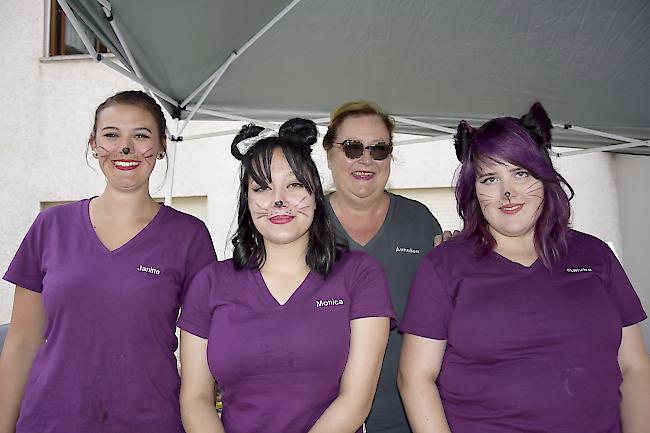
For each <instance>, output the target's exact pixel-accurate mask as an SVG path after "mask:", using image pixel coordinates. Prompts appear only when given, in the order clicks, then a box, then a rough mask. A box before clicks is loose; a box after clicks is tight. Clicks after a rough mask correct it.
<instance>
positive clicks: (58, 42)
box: [43, 0, 110, 59]
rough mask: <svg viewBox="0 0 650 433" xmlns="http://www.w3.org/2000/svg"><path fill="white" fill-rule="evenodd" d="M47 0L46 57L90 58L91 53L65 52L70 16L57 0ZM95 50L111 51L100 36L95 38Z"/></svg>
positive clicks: (108, 52)
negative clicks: (67, 25) (67, 24)
mask: <svg viewBox="0 0 650 433" xmlns="http://www.w3.org/2000/svg"><path fill="white" fill-rule="evenodd" d="M44 1H45V8H44V9H45V11H44V12H45V13H44V23H45V34H44V36H45V37H44V40H43V57H44V58H48V59H51V58H61V59H79V58H90V57H91V55H90V54H89V53H69V54H66V53H65V30H66V23H67V22H68V17H67V16H66V15H65V12H64V11H63V9H62V8H61V6H60V5H59V3H58V2H57V0H44ZM94 39H95V40H94V42H95V47H94V48H95V50H96V51H97V52H98V53H101V54H110V51H109V50H108V48H107V47H105V46H104V44H102V43H101V41H100V40H99V39H98V38H94ZM84 49H85V48H84Z"/></svg>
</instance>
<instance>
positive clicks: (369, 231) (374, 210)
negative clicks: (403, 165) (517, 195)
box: [323, 101, 441, 433]
mask: <svg viewBox="0 0 650 433" xmlns="http://www.w3.org/2000/svg"><path fill="white" fill-rule="evenodd" d="M393 129H394V124H393V121H392V120H391V119H390V117H389V116H388V115H387V114H386V113H385V112H384V111H383V110H382V109H381V108H380V107H378V106H377V105H375V104H373V103H370V102H366V101H351V102H348V103H345V104H343V105H341V106H340V107H339V108H337V109H336V110H334V111H333V112H332V114H331V120H330V124H329V129H328V131H327V134H326V135H325V137H324V138H323V146H324V147H325V150H326V151H327V163H328V167H329V168H330V170H331V172H332V178H333V180H334V186H335V187H336V191H335V192H333V193H332V194H330V195H329V197H328V200H327V201H326V204H327V210H328V212H329V214H330V217H331V218H332V220H333V222H334V226H335V228H336V229H337V231H338V232H339V234H340V235H341V236H342V237H343V238H344V239H345V240H346V241H347V243H348V244H349V246H350V248H351V249H352V250H361V251H365V252H366V253H368V254H370V255H371V256H373V257H375V258H376V259H377V260H379V262H380V263H381V264H382V266H383V268H384V271H385V273H386V276H387V278H388V285H389V289H390V294H391V298H392V301H393V305H394V307H395V311H396V313H397V315H398V317H399V316H400V315H401V312H402V311H403V309H404V305H405V304H406V299H407V293H408V288H409V285H410V284H411V279H412V278H413V276H414V275H415V271H416V268H417V265H418V263H419V261H420V258H421V257H422V256H423V255H424V254H426V253H427V252H428V251H429V250H430V249H431V248H432V247H433V240H434V237H435V236H436V235H439V234H441V229H440V225H439V224H438V221H437V220H436V219H435V218H434V217H433V215H431V212H429V210H428V209H427V208H426V207H425V206H424V205H423V204H421V203H419V202H417V201H414V200H410V199H407V198H405V197H402V196H399V195H397V194H393V193H390V192H387V191H386V183H387V182H388V178H389V176H390V164H391V153H392V151H393V146H392V135H393ZM400 345H401V335H399V334H397V333H396V332H391V334H390V339H389V343H388V348H387V350H386V356H385V358H384V365H383V367H382V372H381V377H380V380H379V386H378V388H377V395H376V397H375V402H374V404H373V407H372V411H371V412H370V416H369V418H368V421H367V423H366V424H367V427H368V431H369V432H372V433H377V432H382V433H403V432H408V431H409V427H408V423H407V421H406V417H405V415H404V411H403V408H402V404H401V401H400V398H399V395H398V392H397V387H396V380H397V364H398V361H399V351H400Z"/></svg>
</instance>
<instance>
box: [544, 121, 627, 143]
mask: <svg viewBox="0 0 650 433" xmlns="http://www.w3.org/2000/svg"><path fill="white" fill-rule="evenodd" d="M553 126H554V127H555V128H558V129H567V130H572V131H577V132H583V133H585V134H591V135H597V136H598V137H604V138H609V139H611V140H616V141H626V142H632V141H638V139H636V138H631V137H626V136H624V135H617V134H610V133H609V132H603V131H598V130H596V129H589V128H583V127H581V126H575V125H569V124H566V125H560V124H557V123H554V124H553Z"/></svg>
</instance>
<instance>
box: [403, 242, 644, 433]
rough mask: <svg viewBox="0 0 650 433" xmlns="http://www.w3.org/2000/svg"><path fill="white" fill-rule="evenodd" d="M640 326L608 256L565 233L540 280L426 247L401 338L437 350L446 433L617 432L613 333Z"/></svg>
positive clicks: (462, 252) (461, 248)
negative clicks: (428, 341) (437, 345)
mask: <svg viewBox="0 0 650 433" xmlns="http://www.w3.org/2000/svg"><path fill="white" fill-rule="evenodd" d="M645 318H646V315H645V313H644V311H643V308H642V307H641V303H640V302H639V298H638V297H637V295H636V293H635V292H634V289H633V288H632V286H631V284H630V282H629V280H628V279H627V276H626V275H625V272H624V271H623V268H622V267H621V265H620V263H619V262H618V260H617V259H616V257H615V256H614V254H613V253H612V251H611V250H610V248H609V247H608V246H607V245H606V244H605V243H603V242H602V241H600V240H598V239H596V238H594V237H593V236H589V235H586V234H584V233H580V232H577V231H571V232H570V234H569V251H568V253H567V254H565V256H564V257H563V258H562V259H560V260H559V261H558V262H557V263H556V264H555V265H554V266H553V267H552V269H551V270H550V271H549V270H548V269H546V268H545V267H544V266H543V265H542V263H541V262H540V261H539V260H538V261H536V262H535V263H534V264H533V265H532V266H530V267H529V268H527V267H525V266H522V265H519V264H517V263H514V262H511V261H509V260H508V259H506V258H504V257H502V256H500V255H498V254H497V253H495V252H491V253H490V254H488V255H487V256H486V257H483V258H480V259H479V258H476V257H474V256H473V255H472V253H471V247H470V245H469V244H468V243H467V242H458V241H456V242H454V241H451V242H446V243H445V244H444V245H442V246H440V247H437V248H434V250H433V251H432V252H431V253H430V254H429V255H427V256H426V257H425V258H424V259H423V260H422V263H421V264H420V268H419V269H418V273H417V274H416V277H415V279H414V281H413V285H412V287H411V292H410V296H409V300H408V304H407V307H406V312H405V314H404V320H403V321H402V323H401V324H400V331H403V332H405V333H409V334H414V335H419V336H422V337H427V338H434V339H439V340H447V349H446V352H445V356H444V359H443V362H442V367H441V370H440V374H439V376H438V380H437V384H438V389H439V391H440V397H441V400H442V404H443V406H444V409H445V414H446V416H447V421H448V422H449V426H450V428H451V430H452V431H453V432H454V433H474V432H482V433H506V432H508V433H511V432H527V433H533V432H534V433H542V432H544V433H546V432H553V433H576V432H585V433H587V432H589V433H618V432H620V431H621V430H620V417H619V403H620V400H621V396H620V393H619V386H620V384H621V380H622V378H621V372H620V369H619V365H618V360H617V357H618V348H619V345H620V342H621V328H622V327H625V326H630V325H633V324H635V323H637V322H640V321H641V320H643V319H645Z"/></svg>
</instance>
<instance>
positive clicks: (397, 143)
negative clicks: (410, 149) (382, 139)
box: [393, 134, 454, 146]
mask: <svg viewBox="0 0 650 433" xmlns="http://www.w3.org/2000/svg"><path fill="white" fill-rule="evenodd" d="M453 139H454V136H453V135H448V134H446V135H436V136H435V137H421V138H411V139H408V140H397V141H395V142H394V143H393V144H394V145H395V146H404V145H406V144H416V143H428V142H430V141H442V140H453Z"/></svg>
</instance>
